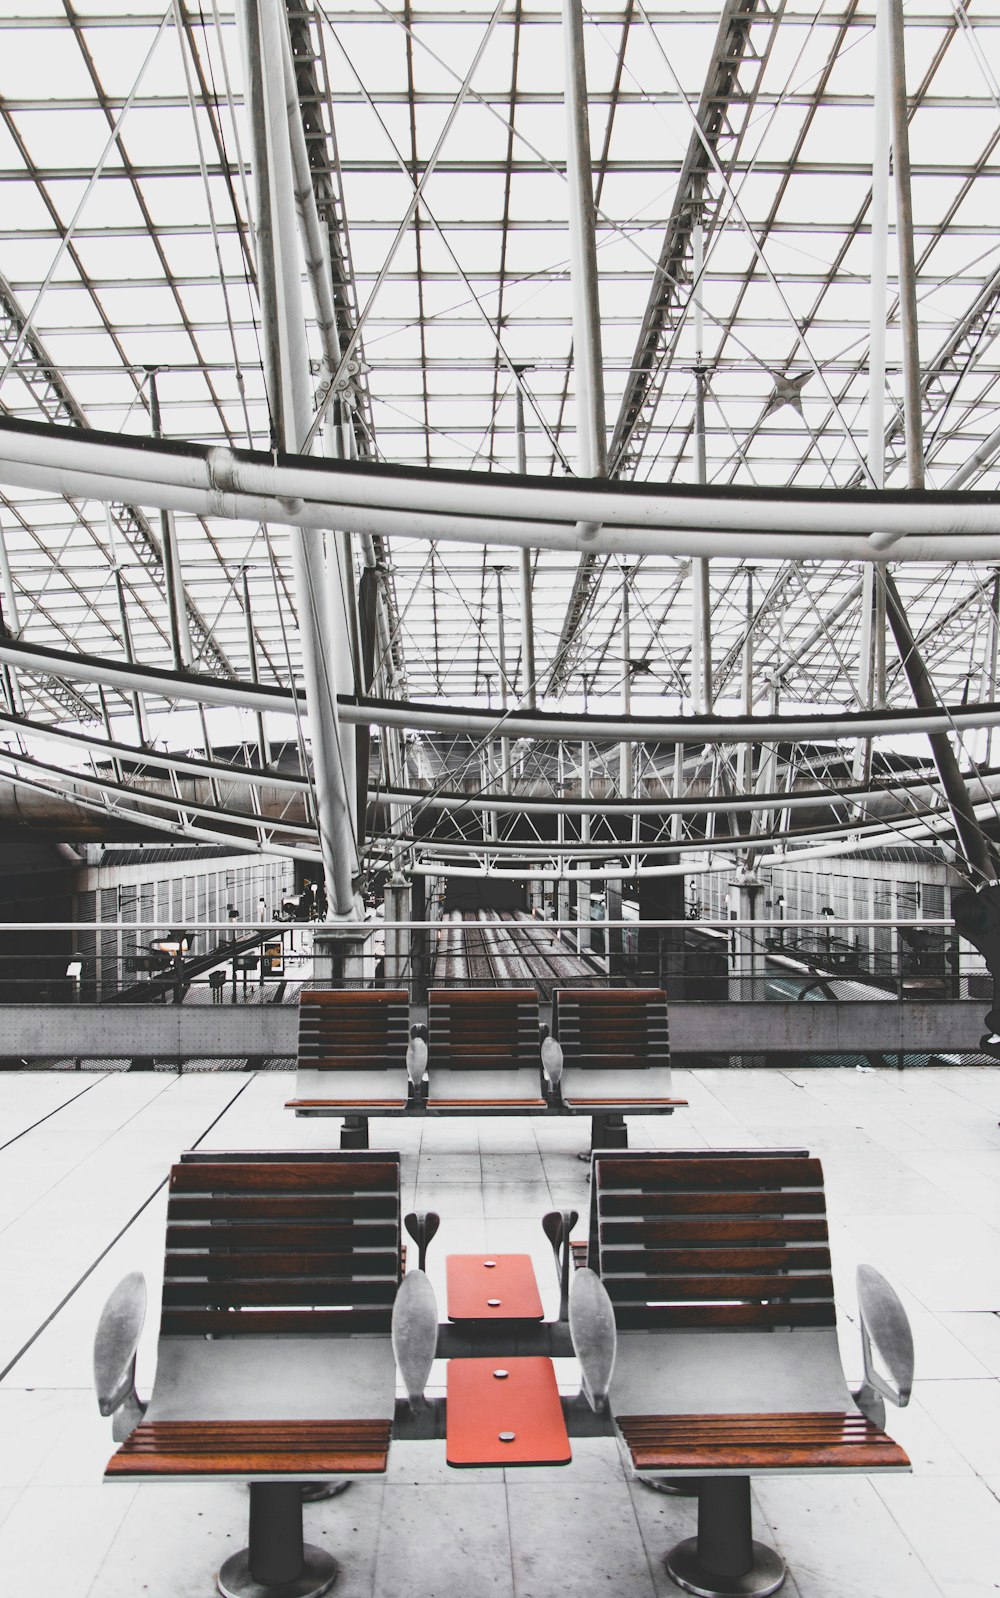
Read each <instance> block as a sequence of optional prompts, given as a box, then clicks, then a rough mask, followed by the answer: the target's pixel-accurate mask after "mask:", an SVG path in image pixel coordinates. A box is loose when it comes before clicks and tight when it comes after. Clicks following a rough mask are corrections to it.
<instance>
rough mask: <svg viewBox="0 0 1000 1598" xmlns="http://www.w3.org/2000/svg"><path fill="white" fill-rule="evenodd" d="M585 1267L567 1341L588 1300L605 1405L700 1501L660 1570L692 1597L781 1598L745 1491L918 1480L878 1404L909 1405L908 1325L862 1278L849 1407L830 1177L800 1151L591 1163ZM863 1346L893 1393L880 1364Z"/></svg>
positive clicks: (780, 1574) (875, 1281) (776, 1570)
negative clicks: (694, 1486) (812, 1477)
mask: <svg viewBox="0 0 1000 1598" xmlns="http://www.w3.org/2000/svg"><path fill="white" fill-rule="evenodd" d="M587 1254H588V1260H589V1264H590V1266H591V1268H592V1269H593V1270H594V1271H596V1272H597V1273H598V1275H599V1277H600V1282H601V1283H602V1284H603V1289H604V1291H603V1293H602V1292H601V1289H600V1288H595V1287H592V1286H591V1283H592V1281H593V1278H591V1277H590V1272H589V1271H587V1270H583V1271H578V1272H577V1273H575V1276H574V1283H573V1288H572V1289H571V1296H570V1324H571V1327H572V1326H573V1317H574V1295H576V1293H577V1285H578V1283H579V1284H581V1291H580V1294H579V1297H580V1301H581V1302H582V1303H586V1302H590V1303H591V1304H594V1303H595V1302H596V1303H599V1304H602V1305H603V1306H604V1308H603V1309H602V1310H601V1311H600V1314H603V1315H605V1316H606V1318H607V1320H608V1322H613V1329H612V1330H610V1331H607V1332H606V1334H605V1336H606V1339H607V1338H610V1339H611V1341H612V1343H613V1344H614V1343H616V1345H617V1346H616V1351H615V1353H614V1356H613V1358H614V1366H613V1375H612V1376H611V1377H610V1388H609V1402H610V1407H611V1412H612V1414H613V1416H614V1419H615V1423H616V1425H617V1428H618V1431H619V1433H620V1435H621V1437H622V1440H623V1441H624V1443H625V1445H626V1447H627V1448H628V1449H629V1452H630V1454H631V1458H632V1462H633V1465H634V1467H635V1468H636V1470H639V1471H642V1472H643V1473H644V1474H645V1475H652V1476H657V1477H659V1476H662V1477H665V1478H685V1477H687V1478H694V1479H696V1480H697V1483H698V1495H699V1521H698V1527H699V1531H698V1537H697V1538H689V1539H687V1540H686V1541H685V1542H683V1543H681V1544H679V1545H678V1547H677V1548H675V1549H674V1550H673V1551H672V1553H671V1554H670V1556H669V1557H668V1560H667V1568H668V1571H669V1573H670V1575H671V1576H672V1577H673V1579H674V1580H675V1581H677V1582H678V1583H679V1584H680V1585H681V1586H683V1587H685V1588H687V1589H688V1590H689V1591H692V1592H699V1593H704V1594H710V1595H712V1594H718V1595H727V1594H730V1593H740V1594H755V1595H758V1598H762V1595H764V1594H767V1593H771V1592H774V1591H776V1590H777V1588H778V1587H779V1586H780V1584H781V1582H782V1580H783V1579H784V1565H783V1563H782V1561H781V1560H780V1559H779V1558H778V1556H777V1555H776V1554H774V1553H773V1551H771V1550H769V1549H766V1548H764V1547H762V1545H761V1544H759V1543H755V1542H754V1541H753V1539H752V1536H751V1527H750V1489H749V1476H750V1474H751V1473H758V1472H793V1471H794V1472H796V1473H798V1472H802V1471H818V1472H829V1471H836V1472H840V1471H866V1472H867V1471H882V1470H906V1469H908V1468H909V1461H908V1459H907V1457H906V1454H905V1453H904V1452H903V1450H902V1449H901V1448H900V1447H899V1446H898V1445H897V1444H896V1443H894V1442H893V1441H892V1439H891V1438H890V1437H888V1436H887V1434H886V1432H885V1427H884V1422H885V1406H884V1402H883V1399H884V1398H885V1397H889V1398H890V1399H891V1400H892V1401H893V1402H896V1403H899V1404H905V1403H906V1402H907V1400H908V1398H909V1392H910V1383H911V1381H912V1342H911V1340H910V1336H909V1327H908V1325H907V1323H906V1316H905V1312H904V1311H903V1309H902V1306H901V1305H900V1304H899V1301H898V1299H896V1297H895V1294H893V1292H892V1289H891V1288H890V1287H889V1285H888V1283H886V1282H884V1281H883V1280H882V1278H880V1277H879V1276H878V1274H877V1273H876V1272H874V1271H872V1270H871V1268H870V1267H861V1269H860V1271H859V1280H858V1289H859V1302H860V1306H861V1319H862V1346H863V1352H864V1358H865V1372H866V1376H865V1382H864V1384H863V1385H862V1387H861V1389H859V1391H858V1393H856V1394H853V1395H852V1394H851V1392H850V1391H849V1390H848V1387H847V1383H846V1381H845V1378H844V1373H843V1366H842V1364H841V1359H840V1351H839V1347H838V1342H837V1330H836V1310H835V1306H834V1297H833V1281H832V1277H831V1274H830V1253H829V1241H828V1234H827V1223H826V1203H825V1198H824V1192H823V1172H822V1167H821V1165H820V1162H819V1160H817V1159H811V1158H809V1156H808V1155H807V1154H806V1153H805V1152H804V1151H802V1150H790V1151H760V1152H757V1151H752V1150H739V1151H732V1152H725V1153H718V1152H711V1151H706V1152H685V1153H683V1154H676V1155H675V1154H669V1153H662V1152H657V1153H651V1154H649V1155H644V1154H637V1153H634V1154H617V1153H613V1152H612V1153H597V1154H595V1155H594V1159H593V1170H592V1189H591V1217H590V1240H589V1245H588V1250H587ZM586 1278H590V1280H589V1281H587V1280H585V1279H586ZM595 1292H596V1294H597V1299H596V1300H595V1298H594V1294H595ZM598 1318H599V1317H598ZM870 1338H874V1339H875V1341H876V1342H877V1343H878V1346H879V1350H880V1353H881V1355H882V1357H883V1360H884V1361H885V1362H886V1363H887V1364H888V1367H889V1371H890V1376H891V1378H892V1379H891V1381H890V1380H887V1379H886V1378H885V1377H883V1376H882V1375H881V1374H880V1373H878V1372H877V1371H876V1369H875V1367H874V1366H873V1364H872V1361H871V1348H870Z"/></svg>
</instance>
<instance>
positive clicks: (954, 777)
mask: <svg viewBox="0 0 1000 1598" xmlns="http://www.w3.org/2000/svg"><path fill="white" fill-rule="evenodd" d="M888 5H889V18H890V24H891V26H890V30H889V40H890V61H891V70H892V98H891V107H892V168H893V175H894V178H895V184H896V238H897V245H898V250H899V316H900V324H901V327H902V332H903V419H904V424H905V434H906V467H907V482H908V485H909V487H910V488H923V486H924V443H923V426H922V421H921V414H920V348H919V340H918V330H917V286H916V265H915V260H914V250H913V205H912V200H911V194H910V138H909V125H908V121H907V99H906V60H905V55H904V50H903V7H902V0H888ZM891 542H892V540H888V541H887V540H885V539H879V538H878V537H877V535H873V538H872V543H873V544H875V546H876V547H877V548H885V547H887V543H891ZM881 583H882V587H883V592H884V594H885V608H886V619H887V621H888V623H889V626H890V628H891V630H892V635H893V638H894V640H895V643H896V648H897V650H898V651H899V657H900V660H901V661H902V663H903V670H904V671H905V673H906V676H907V680H908V682H909V684H910V690H911V692H912V694H913V698H914V701H915V703H916V704H917V705H919V706H920V708H921V709H922V710H937V709H939V708H940V701H939V700H938V696H937V693H936V691H935V689H934V684H933V683H932V681H931V677H930V673H929V672H928V670H927V667H926V666H925V664H924V661H923V657H922V656H921V654H920V652H919V650H918V648H917V644H916V640H915V639H914V636H913V632H912V629H911V628H910V624H909V621H908V619H907V616H906V612H905V611H904V609H903V603H902V600H901V599H900V596H899V591H898V589H897V588H896V583H895V580H894V578H893V576H892V574H891V572H890V571H889V568H888V567H885V568H884V570H883V571H882V573H881ZM928 741H929V743H930V746H931V753H932V754H933V756H934V763H935V765H936V766H937V770H938V776H939V777H940V779H941V786H942V788H943V789H944V794H945V798H946V799H947V801H948V805H949V808H950V809H951V813H952V817H953V819H954V822H955V831H956V833H957V835H958V843H959V847H960V849H961V851H962V853H963V854H964V855H965V859H966V862H967V864H968V867H969V870H970V871H971V872H973V873H975V874H976V875H977V876H981V877H982V878H983V879H984V880H990V879H992V878H993V877H994V876H995V875H996V863H995V861H994V859H993V855H992V851H991V849H990V847H989V844H988V843H987V841H986V838H985V836H984V834H983V832H982V830H981V828H980V827H979V826H978V824H977V822H976V818H975V811H974V807H973V804H972V800H971V798H970V797H969V791H968V788H967V787H966V784H965V778H964V777H963V776H962V772H961V768H960V766H959V764H958V758H957V756H956V754H955V751H954V749H953V748H952V745H951V740H950V738H949V737H948V734H947V733H944V732H939V733H930V734H928Z"/></svg>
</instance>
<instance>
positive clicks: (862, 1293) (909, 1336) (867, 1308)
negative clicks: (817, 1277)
mask: <svg viewBox="0 0 1000 1598" xmlns="http://www.w3.org/2000/svg"><path fill="white" fill-rule="evenodd" d="M857 1288H858V1309H859V1311H860V1316H861V1350H862V1354H863V1356H864V1362H865V1379H864V1381H863V1383H862V1385H861V1386H860V1387H859V1389H858V1391H857V1392H856V1393H855V1395H854V1402H855V1403H856V1404H857V1406H858V1408H859V1409H860V1410H861V1412H862V1414H863V1415H867V1416H868V1419H869V1420H870V1421H872V1422H873V1423H874V1425H876V1426H881V1427H882V1428H883V1429H884V1427H885V1399H888V1400H889V1402H890V1404H895V1405H896V1407H897V1408H898V1409H904V1408H905V1407H906V1405H907V1404H908V1403H909V1402H910V1393H911V1391H912V1388H913V1333H912V1332H911V1330H910V1322H909V1319H908V1317H907V1314H906V1311H905V1309H904V1308H903V1306H902V1304H901V1303H900V1300H899V1296H898V1294H897V1293H896V1292H895V1290H894V1289H893V1288H891V1287H890V1286H889V1283H888V1282H887V1281H886V1279H885V1277H884V1276H883V1275H882V1274H881V1272H879V1271H877V1270H876V1269H875V1268H874V1266H872V1265H859V1266H858V1274H857ZM873 1343H874V1344H875V1347H876V1348H877V1350H878V1352H879V1354H880V1355H881V1356H882V1360H883V1362H884V1364H885V1366H886V1369H887V1371H888V1377H886V1376H883V1375H882V1374H881V1372H880V1371H877V1370H876V1369H875V1364H874V1361H873V1359H872V1344H873Z"/></svg>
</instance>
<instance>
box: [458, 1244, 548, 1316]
mask: <svg viewBox="0 0 1000 1598" xmlns="http://www.w3.org/2000/svg"><path fill="white" fill-rule="evenodd" d="M446 1264H447V1268H448V1319H449V1320H450V1321H540V1320H541V1318H542V1314H543V1310H542V1301H541V1299H540V1298H539V1296H538V1283H537V1282H536V1281H535V1268H534V1266H533V1265H532V1263H531V1255H530V1254H449V1255H448V1258H447V1261H446Z"/></svg>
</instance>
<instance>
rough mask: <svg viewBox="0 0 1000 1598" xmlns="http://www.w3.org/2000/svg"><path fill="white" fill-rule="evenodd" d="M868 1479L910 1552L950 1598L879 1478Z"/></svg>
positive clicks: (931, 1579) (925, 1479)
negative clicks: (918, 1547)
mask: <svg viewBox="0 0 1000 1598" xmlns="http://www.w3.org/2000/svg"><path fill="white" fill-rule="evenodd" d="M918 1479H919V1480H921V1481H929V1480H933V1478H932V1477H920V1478H918ZM954 1479H955V1480H958V1478H957V1477H956V1478H954ZM868 1480H869V1481H870V1482H871V1485H872V1487H873V1488H874V1489H875V1492H876V1493H877V1495H878V1499H879V1502H880V1503H881V1504H882V1505H883V1506H884V1508H885V1510H886V1512H887V1514H888V1516H889V1519H890V1520H891V1521H892V1523H893V1525H894V1526H895V1527H896V1530H897V1531H898V1532H899V1535H900V1536H901V1537H902V1539H903V1541H904V1542H905V1544H906V1546H907V1548H909V1550H910V1552H911V1553H912V1554H913V1557H914V1559H915V1560H916V1561H917V1563H918V1565H919V1566H920V1568H921V1569H922V1570H923V1571H924V1573H925V1575H926V1576H927V1579H928V1581H929V1582H930V1583H931V1585H932V1586H934V1587H936V1588H937V1590H938V1592H939V1593H941V1594H942V1598H948V1589H947V1588H946V1587H942V1585H941V1583H940V1582H939V1581H938V1579H937V1577H936V1576H935V1575H934V1572H933V1571H932V1570H931V1568H930V1566H929V1565H928V1563H927V1561H926V1560H925V1559H924V1557H923V1555H922V1554H921V1553H920V1552H919V1550H918V1549H916V1548H915V1547H914V1545H913V1543H912V1541H911V1540H910V1538H909V1537H908V1536H907V1533H906V1528H905V1527H904V1526H903V1524H902V1522H901V1521H900V1520H899V1519H898V1518H897V1516H896V1513H895V1511H894V1509H893V1507H892V1505H891V1503H890V1502H889V1500H888V1499H887V1498H885V1497H884V1496H883V1493H882V1490H881V1487H880V1485H879V1482H878V1480H877V1479H874V1478H872V1477H869V1478H868Z"/></svg>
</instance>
